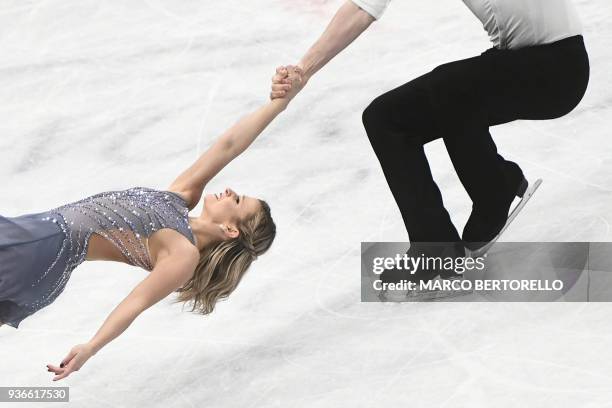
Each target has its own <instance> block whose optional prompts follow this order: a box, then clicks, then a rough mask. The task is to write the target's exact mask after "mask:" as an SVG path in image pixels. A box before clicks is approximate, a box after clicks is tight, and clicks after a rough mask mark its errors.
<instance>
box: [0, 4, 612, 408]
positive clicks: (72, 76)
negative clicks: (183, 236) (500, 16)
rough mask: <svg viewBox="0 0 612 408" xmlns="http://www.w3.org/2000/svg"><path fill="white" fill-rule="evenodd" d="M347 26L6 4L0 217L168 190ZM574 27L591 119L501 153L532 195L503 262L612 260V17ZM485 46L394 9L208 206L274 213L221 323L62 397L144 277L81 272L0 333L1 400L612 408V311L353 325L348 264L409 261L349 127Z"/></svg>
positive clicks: (445, 164)
mask: <svg viewBox="0 0 612 408" xmlns="http://www.w3.org/2000/svg"><path fill="white" fill-rule="evenodd" d="M340 4H341V0H329V1H324V0H256V1H248V2H247V1H244V0H241V1H238V0H224V1H219V0H216V1H210V0H209V1H180V2H178V1H169V0H166V1H161V0H148V1H117V0H115V1H105V2H96V1H76V0H64V1H51V0H49V1H44V0H36V1H33V0H27V1H26V0H4V1H3V2H2V3H1V4H0V55H1V59H0V117H1V119H2V120H1V121H0V132H1V134H2V137H0V152H1V153H0V155H1V159H0V186H2V187H1V188H0V213H2V214H3V215H5V216H14V215H19V214H25V213H29V212H35V211H43V210H46V209H49V208H52V207H54V206H57V205H60V204H63V203H66V202H69V201H73V200H76V199H79V198H82V197H84V196H86V195H90V194H94V193H97V192H100V191H107V190H112V189H123V188H128V187H132V186H138V185H142V186H149V187H154V188H165V187H167V186H168V185H169V183H170V182H171V181H172V180H173V178H174V177H175V176H176V175H177V174H178V173H179V172H180V171H182V170H183V169H184V168H185V167H186V166H188V165H190V164H191V162H192V161H193V160H194V159H195V158H196V157H197V155H198V154H200V153H201V152H202V151H203V150H204V149H205V148H206V147H207V146H209V145H210V143H212V142H213V141H214V140H215V138H216V137H217V136H218V135H219V134H220V133H221V132H222V131H223V130H224V129H225V128H227V127H228V126H230V125H231V124H232V123H233V122H234V121H235V120H237V119H238V118H239V117H240V115H243V114H245V113H247V112H249V111H251V110H253V109H254V108H255V107H257V106H258V105H259V104H262V103H264V102H265V101H266V98H267V94H268V89H269V79H270V77H271V76H272V74H273V71H274V68H275V67H276V66H277V65H280V64H289V63H295V62H297V60H298V59H299V57H301V55H302V54H303V53H304V52H305V51H306V49H307V48H308V46H309V45H310V44H311V43H312V42H313V41H314V40H315V39H316V38H317V36H318V35H319V34H320V33H321V31H322V30H323V29H324V27H325V25H326V23H327V21H329V19H330V18H331V16H332V15H333V13H334V11H335V9H336V8H337V7H338V6H339V5H340ZM576 4H577V7H578V10H579V12H580V15H581V16H582V18H583V21H584V25H585V39H586V43H587V46H588V50H589V53H590V57H591V66H592V70H591V83H590V87H589V90H588V92H587V94H586V96H585V98H584V100H583V101H582V103H581V104H580V105H579V107H578V108H577V109H576V110H575V111H574V112H572V113H571V114H569V115H568V116H566V117H564V118H561V119H557V120H553V121H542V122H525V121H521V122H515V123H511V124H507V125H503V126H499V127H496V128H494V129H493V131H492V132H493V134H494V138H495V140H496V142H497V145H498V148H499V150H500V152H501V153H502V154H503V155H504V156H505V157H507V158H508V159H511V160H516V161H518V162H519V163H520V164H521V166H522V167H523V169H524V170H525V172H526V175H527V176H528V177H529V178H532V179H533V178H536V177H542V178H543V179H544V184H543V185H542V187H541V188H540V190H539V192H538V193H537V196H535V197H534V198H533V199H532V201H531V202H530V204H529V205H528V207H527V208H526V209H525V210H524V212H523V213H522V214H521V215H520V216H519V218H518V219H517V220H516V221H515V223H514V224H513V225H512V226H511V228H510V229H509V230H508V231H507V233H506V235H505V237H504V240H506V241H611V240H612V233H611V232H610V222H611V220H612V205H611V204H612V155H611V153H612V147H611V144H610V139H609V138H610V126H611V125H612V119H611V117H612V116H611V113H612V112H611V110H612V109H611V106H612V97H611V96H610V95H611V92H610V91H611V89H612V83H611V78H612V77H611V76H610V72H612V51H611V50H612V48H611V47H610V44H611V35H612V25H611V24H610V21H611V20H612V5H611V4H610V2H609V1H607V0H588V1H587V0H579V1H576ZM489 47H490V45H489V42H488V39H487V37H486V34H485V32H484V31H483V30H482V27H481V26H480V23H479V22H478V21H477V20H476V19H475V18H474V17H473V16H472V15H471V14H470V12H469V10H468V9H467V8H465V7H464V6H463V4H462V3H461V2H460V1H458V0H436V1H435V2H434V1H430V2H425V1H400V0H396V1H395V2H392V4H391V6H390V7H389V10H388V12H387V14H386V15H385V16H384V17H383V18H382V19H381V20H380V21H379V22H377V23H375V24H374V25H373V26H372V27H371V29H370V30H369V31H368V32H367V33H366V34H364V35H363V37H362V38H360V39H359V40H358V41H357V42H356V43H355V44H353V45H352V46H351V47H350V48H349V49H347V50H346V51H345V52H344V53H343V54H341V55H340V56H339V57H338V58H336V59H335V60H334V61H333V62H332V63H330V64H329V65H328V66H327V67H325V68H324V70H322V71H321V72H320V73H319V74H318V75H317V76H316V77H315V78H313V79H312V80H311V81H310V82H309V84H308V86H307V88H306V89H305V90H304V91H303V93H302V94H300V95H299V96H298V97H297V99H296V100H295V101H294V102H293V103H292V105H291V106H290V107H289V109H288V110H287V111H286V112H285V113H283V114H282V115H281V116H280V117H279V118H278V119H277V120H276V121H275V123H273V124H272V125H271V126H270V128H269V129H268V130H266V131H265V133H264V134H263V135H262V136H261V137H260V138H259V139H258V140H257V141H256V142H255V144H254V145H253V146H252V147H251V148H250V149H249V150H248V151H247V152H246V153H245V154H244V155H242V156H241V157H239V158H238V159H236V160H235V162H233V163H232V164H231V165H230V166H228V167H227V168H226V169H224V170H223V172H222V173H221V174H220V175H219V176H218V177H217V178H216V179H215V180H214V181H213V182H211V183H210V185H209V186H208V187H207V190H209V191H211V192H215V191H220V190H221V189H223V188H224V187H226V186H231V187H232V188H234V189H235V190H236V191H238V192H240V193H245V194H249V195H255V196H258V197H262V198H264V199H266V200H267V201H268V202H269V203H270V205H271V207H272V211H273V215H274V218H275V220H276V223H277V225H278V228H279V232H278V236H277V239H276V242H275V244H274V246H273V248H272V249H271V250H270V253H269V254H267V255H265V256H263V257H262V258H261V259H260V260H258V261H257V262H256V264H255V265H254V266H253V268H252V269H251V270H250V271H249V273H248V275H247V277H246V278H245V279H244V281H243V282H242V283H241V285H240V287H239V288H238V290H237V291H236V292H235V293H234V294H233V295H232V296H231V297H230V299H229V300H228V301H227V302H224V303H223V304H221V305H219V307H218V309H217V310H216V312H215V313H214V314H213V315H212V316H210V317H201V316H198V315H194V314H190V313H188V312H181V310H180V306H179V305H171V304H170V300H169V299H167V300H164V301H162V302H160V303H159V304H157V305H155V306H154V307H152V308H151V309H150V310H148V311H146V312H145V313H144V314H143V315H142V316H141V317H140V318H138V320H137V321H136V322H135V323H134V324H133V325H132V326H131V327H130V328H129V329H128V330H127V332H126V333H125V334H124V335H122V336H121V337H120V338H118V339H117V340H115V341H113V342H111V343H110V344H109V345H108V346H107V347H105V348H104V349H102V350H101V351H100V352H99V353H98V354H97V355H96V356H95V357H94V358H92V359H91V360H90V361H89V362H87V364H86V365H85V366H84V367H83V369H82V370H81V371H79V372H77V373H75V374H73V375H71V376H70V377H69V378H68V379H66V380H64V381H61V382H59V383H52V382H51V377H52V375H51V374H50V373H48V372H47V371H46V368H45V365H46V364H47V363H52V364H58V363H59V362H60V360H61V359H62V358H63V357H64V356H65V354H66V353H67V352H68V350H69V349H70V348H71V347H72V346H73V345H75V344H78V343H82V342H85V341H87V340H88V339H89V338H90V337H91V336H92V335H93V334H94V333H95V331H96V330H97V328H98V327H99V326H100V324H101V323H102V322H103V321H104V319H105V317H106V316H107V314H108V313H109V312H110V311H111V310H112V308H113V307H114V306H115V305H117V304H118V303H119V302H120V301H121V299H122V298H123V297H124V296H126V295H127V294H128V293H129V291H130V290H131V288H132V287H133V286H134V285H135V284H137V283H138V282H139V281H140V280H141V279H143V278H144V277H145V276H146V272H144V271H142V270H138V269H135V268H132V267H129V266H124V265H121V264H116V263H104V262H91V263H85V264H83V265H82V266H80V267H79V268H78V269H77V270H76V271H75V272H74V274H73V276H72V278H71V280H70V282H69V284H68V287H67V288H66V290H65V292H64V293H63V294H62V295H61V296H60V298H59V299H58V300H57V301H56V302H55V303H53V304H52V305H50V306H49V307H47V308H46V309H44V310H42V311H40V312H39V313H37V314H35V315H34V316H32V317H30V318H28V319H26V320H24V322H23V323H22V325H21V327H20V328H19V329H18V330H14V329H12V328H10V327H2V328H0V360H1V361H2V366H1V373H0V385H4V386H51V385H53V386H59V385H69V386H70V387H71V403H72V405H71V406H77V407H137V406H148V407H201V406H206V407H241V408H242V407H310V408H312V407H371V406H398V405H399V404H403V405H405V406H411V407H480V406H482V407H488V406H496V407H516V406H521V405H522V406H529V407H577V406H581V407H603V406H610V401H612V358H611V357H612V352H611V351H610V350H612V349H611V347H610V342H611V341H612V323H611V319H610V316H611V315H612V305H609V304H606V303H590V304H585V303H541V304H540V303H441V304H377V303H369V304H366V303H361V302H360V279H359V276H360V257H359V254H360V242H361V241H407V238H408V237H407V234H406V232H405V230H404V227H403V224H402V222H401V217H400V214H399V211H398V210H397V208H396V206H395V204H394V201H393V198H392V195H391V194H390V191H389V190H388V187H387V185H386V183H385V180H384V177H383V174H382V171H381V170H380V167H379V164H378V161H377V160H376V157H375V155H374V153H373V151H372V149H371V147H370V144H369V142H368V140H367V137H366V134H365V132H364V129H363V126H362V124H361V112H362V110H363V109H364V108H365V107H366V106H367V104H368V103H369V102H370V101H371V100H372V99H373V98H374V97H376V96H377V95H379V94H380V93H382V92H384V91H386V90H389V89H391V88H394V87H396V86H398V85H401V84H403V83H405V82H407V81H408V80H410V79H412V78H414V77H416V76H418V75H421V74H423V73H425V72H427V71H429V70H431V69H432V68H434V67H435V66H437V65H439V64H441V63H444V62H448V61H451V60H456V59H461V58H466V57H470V56H473V55H477V54H478V53H480V52H482V51H483V50H484V49H486V48H489ZM426 150H427V154H428V156H429V158H430V162H431V167H432V169H433V172H434V177H435V178H436V180H437V181H438V184H439V186H440V189H441V190H442V192H443V195H444V199H445V204H446V206H447V208H448V210H449V212H450V213H451V215H452V217H453V220H454V221H455V224H456V225H457V228H458V229H461V228H462V227H463V223H464V222H465V220H466V219H467V216H468V214H469V210H470V205H471V204H470V202H469V200H468V197H467V194H466V193H465V191H464V190H463V187H462V186H461V184H460V183H459V180H458V178H457V176H456V174H455V173H454V171H453V170H452V165H451V163H450V160H449V159H448V156H447V154H446V151H445V149H444V146H443V144H442V143H441V142H440V141H436V142H434V143H431V144H429V145H427V149H426ZM195 214H199V207H198V208H197V209H196V212H195ZM26 405H27V404H24V405H20V406H26ZM64 405H67V404H55V405H53V406H57V407H60V406H64ZM33 406H41V405H38V404H36V405H33Z"/></svg>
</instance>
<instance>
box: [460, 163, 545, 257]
mask: <svg viewBox="0 0 612 408" xmlns="http://www.w3.org/2000/svg"><path fill="white" fill-rule="evenodd" d="M505 176H506V180H505V181H506V186H507V188H506V191H505V194H504V196H502V197H498V198H499V199H498V200H496V201H497V208H483V207H479V206H478V205H476V204H474V205H473V206H472V213H471V214H470V218H469V219H468V221H467V223H466V224H465V227H464V229H463V236H462V238H463V241H464V245H465V247H466V248H467V249H468V250H469V251H472V252H477V251H478V250H479V249H481V248H483V247H485V246H487V245H488V244H489V243H490V242H491V241H492V240H493V239H495V238H496V237H497V236H498V235H499V234H500V232H501V231H502V229H503V228H504V226H505V225H506V223H507V221H508V212H509V211H510V206H511V205H512V202H513V201H514V198H515V197H520V198H523V196H524V194H525V192H526V191H527V187H528V186H529V183H528V182H527V179H525V176H524V175H523V171H522V170H521V168H520V167H519V166H518V165H517V164H516V163H514V162H511V161H506V168H505ZM538 185H539V183H538Z"/></svg>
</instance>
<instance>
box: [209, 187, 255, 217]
mask: <svg viewBox="0 0 612 408" xmlns="http://www.w3.org/2000/svg"><path fill="white" fill-rule="evenodd" d="M259 208H260V203H259V200H258V199H256V198H253V197H249V196H245V195H238V194H237V193H236V192H235V191H234V190H232V189H231V188H226V189H225V191H223V192H221V193H214V194H206V195H205V196H204V213H205V214H206V215H207V216H208V217H209V218H210V219H211V220H213V222H217V223H232V224H239V223H240V222H242V221H244V220H246V219H248V218H249V217H251V216H253V215H255V214H256V213H257V211H259Z"/></svg>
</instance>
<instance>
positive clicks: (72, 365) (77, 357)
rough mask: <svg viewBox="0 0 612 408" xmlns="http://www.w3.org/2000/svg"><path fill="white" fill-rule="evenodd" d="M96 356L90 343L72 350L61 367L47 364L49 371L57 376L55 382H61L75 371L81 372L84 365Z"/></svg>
mask: <svg viewBox="0 0 612 408" xmlns="http://www.w3.org/2000/svg"><path fill="white" fill-rule="evenodd" d="M94 354H96V353H95V352H94V349H93V347H92V346H91V345H90V344H89V343H85V344H78V345H76V346H74V347H73V348H72V350H70V353H68V355H67V356H66V358H64V359H63V360H62V362H61V364H60V366H59V367H57V366H54V365H51V364H47V371H49V372H52V373H54V374H55V375H56V376H55V377H53V381H57V380H61V379H62V378H66V377H68V376H69V375H70V373H72V372H73V371H79V369H80V368H81V367H83V364H85V362H86V361H87V360H89V358H90V357H91V356H93V355H94Z"/></svg>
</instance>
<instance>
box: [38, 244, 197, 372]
mask: <svg viewBox="0 0 612 408" xmlns="http://www.w3.org/2000/svg"><path fill="white" fill-rule="evenodd" d="M199 256H200V254H199V252H198V250H197V249H196V248H195V247H194V246H193V245H189V246H185V247H181V248H179V249H175V250H173V251H172V254H171V255H168V256H165V257H163V258H160V259H159V260H158V261H157V262H156V265H155V268H153V270H152V271H151V273H149V275H148V276H147V277H146V278H145V279H143V280H142V282H140V283H139V284H138V285H137V286H136V287H135V288H134V289H133V290H132V291H131V292H130V294H129V295H127V297H126V298H125V299H123V301H121V303H119V305H117V307H116V308H115V309H114V310H113V311H112V312H111V313H110V314H109V315H108V317H107V318H106V320H105V321H104V323H103V324H102V326H101V327H100V329H99V330H98V331H97V333H96V334H95V335H94V336H93V337H92V339H91V340H90V341H89V342H87V343H84V344H79V345H76V346H74V347H73V348H72V349H71V350H70V352H69V353H68V355H67V356H66V357H65V358H64V359H63V360H62V362H61V364H60V366H59V367H57V366H54V365H51V364H48V365H47V367H48V371H50V372H53V373H54V374H55V375H56V377H54V378H53V381H57V380H61V379H62V378H65V377H67V376H68V375H70V373H72V372H74V371H78V370H79V369H80V368H81V367H82V366H83V364H85V362H86V361H87V360H88V359H89V358H90V357H91V356H93V355H94V354H96V353H97V352H98V351H99V350H100V349H101V348H102V347H104V346H105V345H106V344H108V343H109V342H110V341H112V340H113V339H115V338H116V337H118V336H119V335H120V334H121V333H123V332H124V331H125V330H126V329H127V328H128V327H129V326H130V324H132V322H133V321H134V320H135V319H136V318H137V317H138V315H140V314H141V313H142V312H143V311H145V310H146V309H148V308H149V307H151V306H152V305H154V304H155V303H157V302H159V301H160V300H161V299H164V298H165V297H166V296H168V295H170V294H171V293H172V292H174V291H175V290H176V289H177V288H180V287H182V286H183V285H184V284H185V283H186V282H187V281H188V280H189V279H190V278H191V276H192V275H193V271H194V270H195V267H196V266H197V263H198V260H199Z"/></svg>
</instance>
